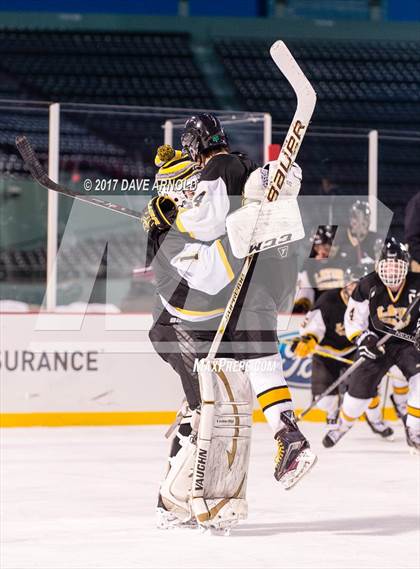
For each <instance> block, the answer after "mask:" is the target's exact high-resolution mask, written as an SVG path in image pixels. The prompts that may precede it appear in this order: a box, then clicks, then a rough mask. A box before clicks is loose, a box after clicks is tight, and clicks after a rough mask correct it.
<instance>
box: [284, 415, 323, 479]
mask: <svg viewBox="0 0 420 569" xmlns="http://www.w3.org/2000/svg"><path fill="white" fill-rule="evenodd" d="M281 419H282V421H283V423H284V424H285V427H284V428H283V429H281V430H280V431H279V432H278V433H277V434H276V436H275V439H276V441H277V444H278V449H277V455H276V457H275V459H274V462H275V464H276V466H275V469H274V478H275V479H276V480H278V481H279V482H281V484H282V485H283V487H284V488H285V490H289V489H290V488H292V487H293V486H294V485H295V484H296V483H297V482H298V481H299V480H300V479H301V478H302V477H303V476H304V475H305V474H306V473H307V472H309V470H310V469H311V468H312V467H313V466H314V464H315V463H316V461H317V457H316V455H315V454H314V453H313V452H312V451H311V449H310V447H309V442H308V441H307V440H306V438H305V437H304V436H303V434H302V433H301V432H300V430H299V429H298V426H297V425H296V421H295V418H294V415H293V411H284V412H283V413H282V414H281Z"/></svg>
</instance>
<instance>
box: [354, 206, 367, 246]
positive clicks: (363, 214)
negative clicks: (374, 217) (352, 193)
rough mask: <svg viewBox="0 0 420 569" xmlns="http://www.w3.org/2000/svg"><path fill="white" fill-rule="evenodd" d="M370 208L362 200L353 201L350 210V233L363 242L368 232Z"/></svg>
mask: <svg viewBox="0 0 420 569" xmlns="http://www.w3.org/2000/svg"><path fill="white" fill-rule="evenodd" d="M369 225H370V206H369V204H368V202H364V201H362V200H357V201H355V202H354V203H353V204H352V206H351V208H350V231H351V233H352V235H354V236H355V237H356V238H357V239H358V240H363V239H364V238H365V237H366V235H367V234H368V232H369Z"/></svg>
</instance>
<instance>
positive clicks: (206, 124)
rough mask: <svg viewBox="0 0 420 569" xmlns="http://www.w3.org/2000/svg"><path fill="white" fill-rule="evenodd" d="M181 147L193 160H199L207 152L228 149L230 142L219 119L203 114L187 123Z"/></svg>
mask: <svg viewBox="0 0 420 569" xmlns="http://www.w3.org/2000/svg"><path fill="white" fill-rule="evenodd" d="M181 145H182V148H183V149H184V150H185V151H186V152H188V154H189V155H190V157H191V159H192V160H198V158H199V156H200V155H201V154H203V153H205V152H206V151H207V150H210V149H216V148H226V147H227V146H228V140H227V136H226V134H225V131H224V130H223V127H222V125H221V124H220V121H219V119H218V118H217V117H216V116H215V115H213V114H211V113H202V114H199V115H194V116H192V117H191V118H190V119H188V120H187V122H186V123H185V126H184V130H183V132H182V134H181Z"/></svg>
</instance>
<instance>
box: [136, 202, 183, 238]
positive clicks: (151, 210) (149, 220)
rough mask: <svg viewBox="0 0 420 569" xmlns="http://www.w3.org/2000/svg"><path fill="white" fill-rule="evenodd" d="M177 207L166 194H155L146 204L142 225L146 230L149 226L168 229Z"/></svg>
mask: <svg viewBox="0 0 420 569" xmlns="http://www.w3.org/2000/svg"><path fill="white" fill-rule="evenodd" d="M177 212H178V208H177V206H176V204H175V202H174V201H173V200H172V199H171V198H169V197H168V196H155V197H154V198H152V199H151V200H150V202H149V203H148V204H147V208H146V212H145V214H144V215H143V218H142V221H143V227H144V229H145V230H146V231H148V230H149V229H150V228H151V227H157V228H158V229H168V228H169V227H171V225H172V224H173V222H174V221H175V218H176V214H177Z"/></svg>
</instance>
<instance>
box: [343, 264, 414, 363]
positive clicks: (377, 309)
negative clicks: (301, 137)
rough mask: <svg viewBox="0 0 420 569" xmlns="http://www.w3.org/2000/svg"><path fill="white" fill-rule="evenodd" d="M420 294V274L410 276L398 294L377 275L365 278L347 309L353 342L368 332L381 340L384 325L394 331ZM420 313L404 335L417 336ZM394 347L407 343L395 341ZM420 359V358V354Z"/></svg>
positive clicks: (348, 330)
mask: <svg viewBox="0 0 420 569" xmlns="http://www.w3.org/2000/svg"><path fill="white" fill-rule="evenodd" d="M419 294H420V273H412V272H409V273H408V274H407V277H406V279H405V281H404V283H403V285H402V286H401V288H400V289H399V291H398V292H397V293H393V292H392V291H391V290H390V289H389V288H388V287H386V286H385V285H384V284H383V282H382V281H381V279H380V278H379V276H378V275H377V273H376V272H373V273H370V274H369V275H367V276H366V277H364V278H362V279H361V280H360V282H359V283H358V285H357V287H356V289H355V290H354V292H353V294H352V297H351V298H350V300H349V304H348V306H347V310H346V314H345V318H344V325H345V329H346V335H347V337H348V338H349V340H354V339H355V338H357V336H359V335H360V334H361V333H362V332H364V331H365V330H370V331H372V332H375V333H376V334H377V335H378V336H379V337H381V336H382V335H383V334H384V332H381V331H379V330H378V329H377V327H378V326H380V325H381V323H384V324H386V325H388V326H392V327H394V326H395V325H396V324H397V323H398V322H399V320H400V319H401V318H402V317H403V316H404V314H405V312H406V311H407V308H408V307H409V305H410V304H411V302H412V301H413V300H414V298H415V297H416V296H417V295H419ZM419 313H420V309H419V308H418V309H416V310H415V311H414V313H413V314H411V315H410V318H409V321H408V323H407V324H406V326H405V327H404V328H403V331H404V332H406V333H409V334H414V333H415V331H416V328H417V326H419ZM389 342H390V343H401V342H405V340H401V339H397V338H391V339H390V340H389ZM419 359H420V354H419Z"/></svg>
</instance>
